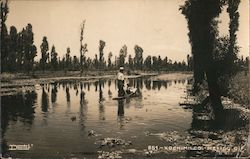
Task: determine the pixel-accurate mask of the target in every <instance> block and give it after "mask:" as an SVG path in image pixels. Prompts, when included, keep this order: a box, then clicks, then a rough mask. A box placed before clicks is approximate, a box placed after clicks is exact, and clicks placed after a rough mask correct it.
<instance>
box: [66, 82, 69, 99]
mask: <svg viewBox="0 0 250 159" xmlns="http://www.w3.org/2000/svg"><path fill="white" fill-rule="evenodd" d="M66 99H67V102H70V93H69V87H68V86H67V87H66Z"/></svg>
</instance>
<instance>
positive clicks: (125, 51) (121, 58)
mask: <svg viewBox="0 0 250 159" xmlns="http://www.w3.org/2000/svg"><path fill="white" fill-rule="evenodd" d="M127 54H128V47H127V46H126V45H123V46H122V48H121V50H120V53H119V65H120V66H124V64H125V58H126V57H127Z"/></svg>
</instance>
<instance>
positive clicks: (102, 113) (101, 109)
mask: <svg viewBox="0 0 250 159" xmlns="http://www.w3.org/2000/svg"><path fill="white" fill-rule="evenodd" d="M95 85H96V90H97V86H98V85H99V100H98V101H99V120H105V107H104V104H103V101H104V100H105V98H104V97H103V91H102V87H103V86H104V81H103V80H99V81H98V82H97V84H95Z"/></svg>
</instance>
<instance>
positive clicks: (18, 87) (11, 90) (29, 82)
mask: <svg viewBox="0 0 250 159" xmlns="http://www.w3.org/2000/svg"><path fill="white" fill-rule="evenodd" d="M78 73H79V72H78ZM78 73H77V74H76V73H75V72H73V73H72V72H69V73H68V74H66V76H55V75H54V77H51V74H42V76H44V77H42V76H39V77H38V76H36V77H31V76H27V75H25V74H1V91H0V96H8V95H15V94H18V93H24V92H25V91H33V90H36V85H40V84H45V83H54V82H81V81H83V82H86V81H96V80H100V79H115V78H116V72H115V73H114V72H111V71H108V72H107V73H106V72H101V73H102V74H100V72H92V75H91V74H88V75H85V76H79V75H80V74H78ZM73 74H74V76H71V75H73ZM104 74H107V75H104ZM60 75H62V74H60ZM161 75H165V76H166V75H167V77H165V78H167V79H169V80H174V79H176V80H178V79H179V78H180V77H181V76H183V75H184V77H185V78H186V77H187V76H188V77H190V78H191V76H192V74H191V73H190V72H185V71H183V72H140V73H133V74H131V75H126V74H125V78H139V77H147V76H161ZM28 77H29V78H28ZM156 80H159V79H156Z"/></svg>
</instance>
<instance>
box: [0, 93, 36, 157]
mask: <svg viewBox="0 0 250 159" xmlns="http://www.w3.org/2000/svg"><path fill="white" fill-rule="evenodd" d="M36 100H37V93H36V92H35V91H26V92H25V93H22V94H18V95H13V96H3V97H1V130H2V133H1V134H2V139H3V140H2V145H1V147H2V153H3V155H4V156H8V154H7V153H8V151H7V142H8V141H7V140H6V139H5V137H4V136H5V133H6V130H7V127H8V125H9V124H10V122H12V124H15V123H16V122H17V121H21V122H22V123H23V124H24V126H25V127H26V129H27V130H30V129H31V126H32V124H33V121H34V118H35V115H34V113H35V104H36Z"/></svg>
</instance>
